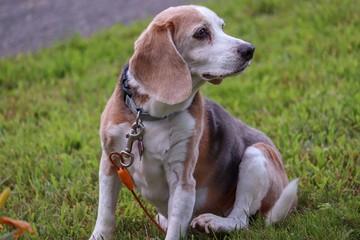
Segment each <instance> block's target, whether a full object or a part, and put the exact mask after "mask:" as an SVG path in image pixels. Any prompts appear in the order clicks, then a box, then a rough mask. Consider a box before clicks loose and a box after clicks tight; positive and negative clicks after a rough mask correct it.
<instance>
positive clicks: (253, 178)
mask: <svg viewBox="0 0 360 240" xmlns="http://www.w3.org/2000/svg"><path fill="white" fill-rule="evenodd" d="M266 157H267V156H266V155H265V154H264V153H263V152H262V151H260V150H259V149H258V148H257V147H254V146H251V147H248V148H247V149H246V151H245V154H244V157H243V160H242V162H241V163H240V165H239V176H238V183H237V189H236V197H235V202H234V207H233V209H232V211H231V213H230V214H229V215H228V216H227V217H220V216H217V215H214V214H209V213H208V214H202V215H199V216H198V217H196V218H195V219H194V220H193V221H192V223H191V226H192V227H194V228H195V227H196V226H199V227H200V228H203V229H205V231H206V232H207V233H209V232H210V231H211V230H213V231H224V232H230V231H232V230H235V229H240V228H247V227H248V224H249V216H250V215H253V214H255V213H256V212H257V211H258V210H259V209H260V206H261V201H262V199H263V198H264V197H265V195H266V193H267V192H268V189H269V185H270V182H269V176H268V175H269V174H268V171H267V164H268V163H267V159H266Z"/></svg>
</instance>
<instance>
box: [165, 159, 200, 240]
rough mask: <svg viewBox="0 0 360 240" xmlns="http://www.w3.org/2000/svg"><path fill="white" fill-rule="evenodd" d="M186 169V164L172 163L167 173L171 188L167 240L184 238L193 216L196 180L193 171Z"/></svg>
mask: <svg viewBox="0 0 360 240" xmlns="http://www.w3.org/2000/svg"><path fill="white" fill-rule="evenodd" d="M184 165H185V166H184ZM186 167H187V166H186V164H184V162H176V163H170V164H169V169H167V171H166V172H167V179H168V183H169V188H170V198H169V203H168V229H167V234H166V238H165V239H166V240H170V239H171V240H174V239H180V238H181V237H184V236H185V234H186V230H187V228H188V225H189V222H190V219H191V217H192V214H193V209H194V204H195V179H194V178H193V170H191V169H186Z"/></svg>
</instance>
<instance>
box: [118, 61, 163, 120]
mask: <svg viewBox="0 0 360 240" xmlns="http://www.w3.org/2000/svg"><path fill="white" fill-rule="evenodd" d="M128 71H129V63H127V64H126V65H125V66H124V68H123V70H122V73H121V78H120V82H121V83H120V84H121V89H122V92H123V95H124V101H125V103H126V105H127V106H128V107H129V108H130V110H131V111H132V112H133V113H134V114H135V116H137V114H138V112H140V119H141V120H143V121H158V120H163V119H165V118H166V116H165V117H154V116H151V115H150V114H149V113H148V112H145V111H144V110H143V109H142V108H140V107H138V106H137V105H136V103H135V102H134V100H133V99H132V91H131V88H130V86H129V79H128V77H127V73H128Z"/></svg>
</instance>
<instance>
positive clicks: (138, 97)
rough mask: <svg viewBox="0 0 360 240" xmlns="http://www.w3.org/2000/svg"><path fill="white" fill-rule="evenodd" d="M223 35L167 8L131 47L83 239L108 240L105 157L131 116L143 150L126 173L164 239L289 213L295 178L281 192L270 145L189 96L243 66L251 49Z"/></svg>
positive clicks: (111, 182)
mask: <svg viewBox="0 0 360 240" xmlns="http://www.w3.org/2000/svg"><path fill="white" fill-rule="evenodd" d="M223 28H224V21H223V20H222V19H221V18H219V17H218V16H217V15H216V14H215V13H214V12H212V11H211V10H209V9H208V8H205V7H202V6H193V5H190V6H180V7H172V8H168V9H166V10H164V11H163V12H161V13H160V14H158V15H157V16H156V17H155V18H154V19H153V21H152V22H151V23H150V25H149V26H148V27H147V28H146V29H145V31H144V32H143V33H142V34H141V35H140V37H139V38H138V40H137V41H136V42H135V50H134V54H133V56H132V57H131V59H130V61H129V63H128V65H127V66H126V67H125V68H124V70H123V72H122V74H121V79H120V82H119V84H118V85H117V86H116V87H115V90H114V92H113V94H112V96H111V98H110V99H109V101H108V103H107V105H106V107H105V110H104V112H103V114H102V117H101V126H100V137H101V146H102V157H101V161H100V171H99V185H100V188H99V205H98V215H97V221H96V226H95V229H94V231H93V233H92V235H91V238H92V239H104V238H105V239H106V238H111V236H112V234H113V232H114V230H115V223H116V221H115V210H116V203H117V201H118V195H119V190H120V188H121V185H122V184H121V182H120V181H119V179H118V175H117V172H116V169H115V168H114V167H113V166H112V164H111V163H110V161H109V155H110V153H112V152H120V151H121V150H123V149H125V148H126V142H127V138H126V134H127V133H129V132H131V129H132V128H131V127H132V124H133V123H134V121H135V120H136V113H137V112H140V115H139V118H140V121H141V122H142V124H143V126H144V134H143V136H142V139H141V145H142V146H143V149H140V148H139V149H138V148H136V149H135V148H134V149H133V151H132V153H133V154H134V161H133V163H132V165H131V166H129V167H128V168H127V170H128V171H129V173H130V175H131V177H132V179H133V181H134V183H135V187H136V189H137V191H138V192H139V193H141V195H142V196H143V197H144V198H145V199H146V200H147V201H149V202H150V203H151V204H152V205H153V206H154V207H155V209H156V211H157V212H158V215H157V217H156V219H157V221H158V222H159V223H160V224H161V226H163V227H164V228H165V229H166V230H167V233H166V238H165V239H167V240H169V239H179V238H181V237H183V236H185V234H186V230H187V229H188V227H192V228H195V227H196V228H200V229H203V230H205V231H206V232H208V233H209V232H210V231H225V232H230V231H233V230H235V229H241V228H247V227H248V224H249V216H251V215H253V214H255V213H256V212H258V211H260V212H262V213H264V214H265V215H266V222H267V223H268V224H270V223H272V222H277V221H279V220H282V219H283V218H285V216H286V215H287V214H288V213H289V211H290V210H291V209H292V208H294V207H295V205H296V202H297V197H296V192H297V184H298V183H297V179H296V180H293V181H292V182H291V183H289V180H288V178H287V175H286V173H285V170H284V166H283V163H282V160H281V156H280V153H279V151H278V150H277V149H276V147H275V145H274V143H273V142H272V141H271V140H270V139H269V138H268V137H267V136H266V135H265V134H264V133H262V132H260V131H258V130H256V129H254V128H252V127H250V126H248V125H246V124H245V123H243V122H241V121H240V120H237V119H235V118H233V117H232V116H230V115H229V114H228V113H227V112H226V111H225V110H224V109H223V108H222V107H221V106H219V105H218V104H216V103H214V102H212V101H211V100H207V99H204V98H202V97H201V94H200V93H199V88H200V86H201V85H203V84H205V83H206V82H209V83H211V84H215V85H216V84H220V83H221V82H222V80H223V79H224V78H226V77H228V76H233V75H236V74H238V73H240V72H242V71H244V70H245V69H246V67H247V66H249V64H250V61H251V59H252V57H253V54H254V50H255V48H254V46H253V45H251V44H250V43H248V42H245V41H243V40H241V39H237V38H234V37H231V36H229V35H227V34H225V33H224V31H223ZM127 137H128V136H127ZM139 142H140V141H139Z"/></svg>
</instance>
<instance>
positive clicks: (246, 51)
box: [237, 43, 255, 61]
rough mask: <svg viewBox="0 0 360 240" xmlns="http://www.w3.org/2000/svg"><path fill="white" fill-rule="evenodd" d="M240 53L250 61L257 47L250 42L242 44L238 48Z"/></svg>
mask: <svg viewBox="0 0 360 240" xmlns="http://www.w3.org/2000/svg"><path fill="white" fill-rule="evenodd" d="M237 51H238V53H239V54H240V55H241V57H243V58H244V59H245V61H250V60H251V59H252V58H253V56H254V52H255V47H254V46H253V45H251V44H250V43H245V44H241V45H240V46H239V47H238V49H237Z"/></svg>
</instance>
